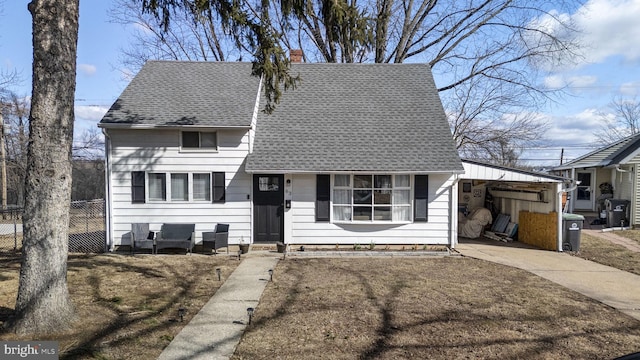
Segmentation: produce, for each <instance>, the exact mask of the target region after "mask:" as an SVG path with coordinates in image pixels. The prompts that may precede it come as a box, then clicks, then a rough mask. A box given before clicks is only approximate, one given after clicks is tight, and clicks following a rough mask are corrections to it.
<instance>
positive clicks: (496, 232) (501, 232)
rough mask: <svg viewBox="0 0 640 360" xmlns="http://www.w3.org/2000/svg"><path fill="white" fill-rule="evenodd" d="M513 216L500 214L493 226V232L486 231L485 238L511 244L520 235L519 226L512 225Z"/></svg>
mask: <svg viewBox="0 0 640 360" xmlns="http://www.w3.org/2000/svg"><path fill="white" fill-rule="evenodd" d="M510 220H511V215H507V214H498V216H497V217H496V221H494V222H493V225H492V226H491V231H485V233H484V236H485V237H487V238H489V239H492V240H497V241H503V242H511V241H513V239H514V238H515V236H516V234H517V233H518V224H516V223H512V222H511V221H510Z"/></svg>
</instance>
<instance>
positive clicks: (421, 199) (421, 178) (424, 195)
mask: <svg viewBox="0 0 640 360" xmlns="http://www.w3.org/2000/svg"><path fill="white" fill-rule="evenodd" d="M428 205H429V176H428V175H416V176H415V186H414V207H413V208H414V212H413V221H414V222H427V213H428V211H427V209H428V208H429V206H428Z"/></svg>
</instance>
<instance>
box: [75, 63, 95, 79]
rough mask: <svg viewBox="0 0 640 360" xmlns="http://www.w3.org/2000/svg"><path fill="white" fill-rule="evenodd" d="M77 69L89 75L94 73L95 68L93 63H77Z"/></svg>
mask: <svg viewBox="0 0 640 360" xmlns="http://www.w3.org/2000/svg"><path fill="white" fill-rule="evenodd" d="M78 71H79V72H81V73H83V74H85V75H87V76H91V75H93V74H95V73H96V71H97V69H96V66H95V65H91V64H78Z"/></svg>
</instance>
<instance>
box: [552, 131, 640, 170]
mask: <svg viewBox="0 0 640 360" xmlns="http://www.w3.org/2000/svg"><path fill="white" fill-rule="evenodd" d="M638 149H640V134H633V135H630V136H627V137H626V138H623V139H620V140H618V141H616V142H613V143H611V144H608V145H605V146H603V147H600V148H598V149H596V150H594V151H592V152H590V153H587V154H585V155H583V156H581V157H579V158H577V159H575V160H572V161H570V162H568V163H566V164H563V165H560V166H557V167H555V168H554V170H567V169H572V168H583V167H605V166H612V165H618V164H621V163H623V162H625V161H628V160H629V159H628V157H629V156H631V155H633V154H634V153H635V152H636V151H638Z"/></svg>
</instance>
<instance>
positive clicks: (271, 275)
mask: <svg viewBox="0 0 640 360" xmlns="http://www.w3.org/2000/svg"><path fill="white" fill-rule="evenodd" d="M269 281H273V269H269Z"/></svg>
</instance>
